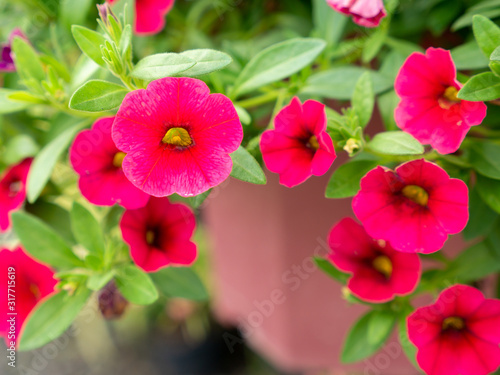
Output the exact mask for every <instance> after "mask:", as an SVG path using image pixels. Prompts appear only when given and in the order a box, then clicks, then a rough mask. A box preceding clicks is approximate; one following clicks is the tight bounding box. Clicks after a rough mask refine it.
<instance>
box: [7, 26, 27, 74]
mask: <svg viewBox="0 0 500 375" xmlns="http://www.w3.org/2000/svg"><path fill="white" fill-rule="evenodd" d="M16 36H19V37H21V38H23V39H25V40H28V38H27V37H26V35H24V33H23V32H22V31H21V30H20V29H14V30H13V31H12V32H11V33H10V36H9V42H8V43H5V44H2V46H0V72H15V71H16V66H15V64H14V59H13V58H12V48H11V47H12V41H13V40H14V38H15V37H16Z"/></svg>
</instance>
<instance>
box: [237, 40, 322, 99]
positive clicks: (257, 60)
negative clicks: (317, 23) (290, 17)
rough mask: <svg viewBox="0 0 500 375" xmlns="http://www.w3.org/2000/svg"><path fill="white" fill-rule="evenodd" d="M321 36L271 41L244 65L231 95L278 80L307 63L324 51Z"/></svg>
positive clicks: (243, 92) (295, 71)
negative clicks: (317, 37)
mask: <svg viewBox="0 0 500 375" xmlns="http://www.w3.org/2000/svg"><path fill="white" fill-rule="evenodd" d="M325 46H326V43H325V42H324V41H323V40H321V39H313V38H296V39H290V40H287V41H285V42H281V43H278V44H274V45H272V46H270V47H268V48H266V49H265V50H263V51H261V52H260V53H258V54H257V55H256V56H255V57H254V58H253V59H252V60H250V62H249V63H248V64H247V65H246V66H245V68H244V69H243V71H242V72H241V73H240V75H239V77H238V78H237V79H236V82H235V84H234V96H235V97H237V96H240V95H243V94H246V93H248V92H251V91H253V90H255V89H258V88H259V87H262V86H265V85H268V84H270V83H273V82H276V81H280V80H282V79H284V78H286V77H289V76H291V75H292V74H294V73H297V72H299V71H300V70H302V69H303V68H305V67H306V66H308V65H310V64H311V63H312V62H313V61H314V60H315V59H316V57H318V55H319V54H320V53H321V51H323V49H324V48H325Z"/></svg>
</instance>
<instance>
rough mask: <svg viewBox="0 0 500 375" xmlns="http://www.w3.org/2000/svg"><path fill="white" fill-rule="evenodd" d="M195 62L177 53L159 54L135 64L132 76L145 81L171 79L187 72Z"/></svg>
mask: <svg viewBox="0 0 500 375" xmlns="http://www.w3.org/2000/svg"><path fill="white" fill-rule="evenodd" d="M195 64H196V61H194V60H192V59H190V58H189V57H188V56H186V55H182V54H177V53H159V54H156V55H151V56H147V57H145V58H143V59H142V60H141V61H139V62H138V63H137V65H136V66H135V68H134V70H132V76H133V77H136V78H140V79H144V80H146V81H153V80H155V79H160V78H164V77H172V76H175V75H177V74H179V73H181V72H184V71H186V70H188V69H189V68H191V67H193V66H194V65H195Z"/></svg>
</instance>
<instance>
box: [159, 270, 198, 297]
mask: <svg viewBox="0 0 500 375" xmlns="http://www.w3.org/2000/svg"><path fill="white" fill-rule="evenodd" d="M151 277H152V279H153V281H154V282H155V284H156V286H158V289H159V290H160V291H161V292H162V293H163V294H165V295H166V296H167V297H178V298H186V299H190V300H194V301H205V300H207V299H208V292H207V290H206V289H205V286H204V285H203V283H202V282H201V280H200V278H199V277H198V275H197V274H196V273H195V272H193V270H191V269H190V268H186V267H167V268H164V269H162V270H160V271H158V272H154V273H152V274H151Z"/></svg>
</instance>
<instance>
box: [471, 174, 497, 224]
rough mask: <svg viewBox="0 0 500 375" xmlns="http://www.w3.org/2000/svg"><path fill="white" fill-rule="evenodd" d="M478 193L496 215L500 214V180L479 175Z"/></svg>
mask: <svg viewBox="0 0 500 375" xmlns="http://www.w3.org/2000/svg"><path fill="white" fill-rule="evenodd" d="M476 188H477V192H478V193H479V196H480V197H481V198H482V200H483V201H484V202H486V204H487V205H488V206H489V207H490V208H491V209H492V210H493V211H495V212H496V213H498V214H500V180H493V179H491V178H488V177H484V176H481V175H480V174H478V175H477V183H476Z"/></svg>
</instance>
